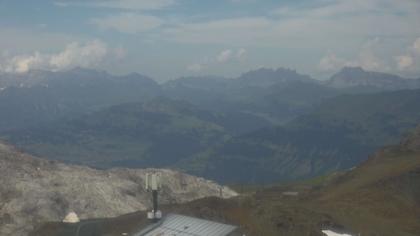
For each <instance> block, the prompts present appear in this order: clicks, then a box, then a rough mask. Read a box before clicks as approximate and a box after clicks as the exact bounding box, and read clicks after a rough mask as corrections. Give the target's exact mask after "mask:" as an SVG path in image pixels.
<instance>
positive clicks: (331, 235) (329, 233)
mask: <svg viewBox="0 0 420 236" xmlns="http://www.w3.org/2000/svg"><path fill="white" fill-rule="evenodd" d="M322 233H324V234H325V235H327V236H352V235H350V234H340V233H336V232H334V231H331V230H322Z"/></svg>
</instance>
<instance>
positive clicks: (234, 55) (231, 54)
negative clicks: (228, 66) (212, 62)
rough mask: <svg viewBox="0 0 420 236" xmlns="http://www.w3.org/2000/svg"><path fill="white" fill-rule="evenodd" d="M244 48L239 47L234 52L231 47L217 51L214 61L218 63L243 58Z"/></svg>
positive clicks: (244, 54)
mask: <svg viewBox="0 0 420 236" xmlns="http://www.w3.org/2000/svg"><path fill="white" fill-rule="evenodd" d="M246 53H247V51H246V49H245V48H240V49H238V50H237V51H236V52H235V51H234V50H233V49H225V50H223V51H221V52H220V53H219V55H218V56H217V58H216V61H217V62H219V63H224V62H228V61H232V60H243V59H244V58H245V56H246Z"/></svg>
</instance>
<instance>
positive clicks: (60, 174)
mask: <svg viewBox="0 0 420 236" xmlns="http://www.w3.org/2000/svg"><path fill="white" fill-rule="evenodd" d="M150 172H159V173H160V175H161V179H162V191H161V194H160V199H159V201H160V202H161V203H162V204H165V203H181V202H187V201H191V200H194V199H199V198H203V197H208V196H220V195H222V197H224V198H228V197H232V196H235V195H237V194H236V193H235V192H234V191H232V190H231V189H229V188H227V187H223V186H220V185H217V184H215V183H213V182H211V181H208V180H205V179H203V178H198V177H194V176H191V175H187V174H183V173H181V172H177V171H173V170H167V169H111V170H107V171H103V170H95V169H91V168H88V167H83V166H76V165H67V164H62V163H58V162H53V161H48V160H43V159H38V158H35V157H32V156H30V155H27V154H23V153H20V152H18V151H17V150H15V149H14V148H12V147H10V146H7V145H4V144H1V143H0V235H25V234H26V233H27V232H29V231H31V230H32V229H33V228H34V227H35V226H36V225H37V224H40V223H43V222H46V221H61V220H63V219H64V218H65V217H66V216H67V214H68V213H69V212H70V211H74V212H75V213H76V214H77V216H78V217H80V219H86V218H98V217H114V216H118V215H122V214H126V213H130V212H134V211H138V210H145V209H147V208H149V207H150V205H151V195H150V193H148V192H146V190H145V189H144V179H145V175H146V174H147V173H150Z"/></svg>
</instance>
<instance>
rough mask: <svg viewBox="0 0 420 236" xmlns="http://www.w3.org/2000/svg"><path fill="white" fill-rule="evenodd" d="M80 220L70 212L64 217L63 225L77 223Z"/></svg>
mask: <svg viewBox="0 0 420 236" xmlns="http://www.w3.org/2000/svg"><path fill="white" fill-rule="evenodd" d="M79 222H80V219H79V217H78V216H77V214H76V213H74V212H70V213H69V214H67V215H66V217H64V220H63V223H73V224H74V223H79Z"/></svg>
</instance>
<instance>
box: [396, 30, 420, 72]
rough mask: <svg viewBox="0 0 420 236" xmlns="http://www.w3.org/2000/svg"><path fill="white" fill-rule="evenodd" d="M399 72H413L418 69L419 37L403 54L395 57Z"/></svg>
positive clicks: (419, 61)
mask: <svg viewBox="0 0 420 236" xmlns="http://www.w3.org/2000/svg"><path fill="white" fill-rule="evenodd" d="M395 61H396V64H397V68H398V69H399V70H400V71H407V70H413V69H415V68H418V67H420V37H419V38H417V39H416V40H415V41H414V43H413V45H412V46H411V47H409V48H408V49H407V51H406V53H405V54H403V55H401V56H397V57H395Z"/></svg>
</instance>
